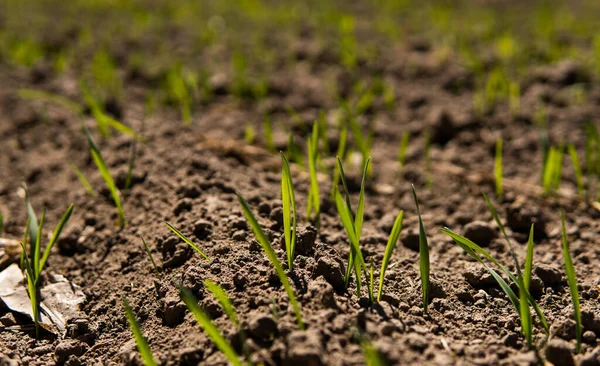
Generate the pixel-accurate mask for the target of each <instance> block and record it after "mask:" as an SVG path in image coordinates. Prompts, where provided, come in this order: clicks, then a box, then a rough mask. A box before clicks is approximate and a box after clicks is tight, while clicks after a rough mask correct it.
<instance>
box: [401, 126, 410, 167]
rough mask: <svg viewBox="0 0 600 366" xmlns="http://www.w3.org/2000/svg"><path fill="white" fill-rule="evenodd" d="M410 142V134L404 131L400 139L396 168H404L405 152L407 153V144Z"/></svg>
mask: <svg viewBox="0 0 600 366" xmlns="http://www.w3.org/2000/svg"><path fill="white" fill-rule="evenodd" d="M409 142H410V132H408V131H404V132H403V133H402V138H401V139H400V148H399V149H398V168H399V169H402V168H404V164H405V163H406V152H407V151H408V143H409Z"/></svg>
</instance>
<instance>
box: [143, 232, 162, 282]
mask: <svg viewBox="0 0 600 366" xmlns="http://www.w3.org/2000/svg"><path fill="white" fill-rule="evenodd" d="M140 239H142V244H143V245H144V251H145V252H146V254H147V255H148V258H150V262H151V263H152V267H154V271H155V272H156V274H157V275H159V274H160V271H159V270H158V267H157V266H156V263H155V262H154V258H153V257H152V253H150V248H149V247H148V244H146V241H145V240H144V237H142V236H140Z"/></svg>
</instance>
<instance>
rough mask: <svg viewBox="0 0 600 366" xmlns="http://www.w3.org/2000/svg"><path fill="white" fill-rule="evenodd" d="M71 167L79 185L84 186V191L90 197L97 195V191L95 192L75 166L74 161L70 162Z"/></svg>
mask: <svg viewBox="0 0 600 366" xmlns="http://www.w3.org/2000/svg"><path fill="white" fill-rule="evenodd" d="M71 168H72V169H73V172H74V173H75V175H76V176H77V179H79V182H80V183H81V185H82V186H83V187H84V188H85V190H86V192H87V193H88V194H89V195H90V196H92V197H95V196H97V195H98V193H96V191H95V190H94V188H93V187H92V185H91V184H90V182H89V181H88V180H87V178H86V177H85V175H84V174H83V172H82V171H81V170H80V169H79V168H78V167H77V165H75V163H71Z"/></svg>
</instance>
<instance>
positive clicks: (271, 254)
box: [236, 192, 304, 329]
mask: <svg viewBox="0 0 600 366" xmlns="http://www.w3.org/2000/svg"><path fill="white" fill-rule="evenodd" d="M236 195H237V197H238V200H239V202H240V205H241V206H242V210H243V211H244V216H246V220H247V221H248V223H249V224H250V227H251V228H252V231H253V232H254V236H255V237H256V240H257V241H258V243H259V244H260V246H261V247H262V249H263V250H264V252H265V254H266V255H267V257H268V258H269V261H270V262H271V264H272V265H273V267H274V268H275V271H276V272H277V275H278V276H279V280H280V281H281V284H282V285H283V287H284V288H285V291H286V292H287V295H288V297H289V300H290V304H291V305H292V308H293V309H294V312H295V313H296V320H297V322H298V326H299V327H300V329H304V322H303V321H302V314H301V312H300V305H299V304H298V301H296V296H294V290H292V286H291V285H290V282H289V280H288V278H287V276H286V274H285V271H284V270H283V267H282V266H281V262H279V258H277V254H276V253H275V250H274V249H273V247H272V246H271V242H270V241H269V238H268V237H267V236H266V235H265V233H264V231H263V229H262V227H261V226H260V224H259V223H258V220H256V217H255V216H254V214H253V213H252V211H251V210H250V206H248V203H247V202H246V200H245V199H244V198H243V197H242V195H241V194H239V193H238V192H236Z"/></svg>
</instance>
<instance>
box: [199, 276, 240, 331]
mask: <svg viewBox="0 0 600 366" xmlns="http://www.w3.org/2000/svg"><path fill="white" fill-rule="evenodd" d="M203 283H204V287H205V288H206V289H207V290H208V291H210V293H211V294H212V295H213V296H214V297H215V299H217V301H218V302H219V304H221V306H222V307H223V310H225V314H227V316H228V317H229V319H230V320H231V321H232V322H233V324H235V325H236V326H237V327H239V325H240V321H239V320H238V317H237V314H236V312H235V309H234V308H233V305H232V304H231V300H229V296H227V293H226V292H225V290H224V289H223V287H221V286H220V285H219V284H218V283H216V282H215V281H213V280H209V279H206V280H204V282H203Z"/></svg>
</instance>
